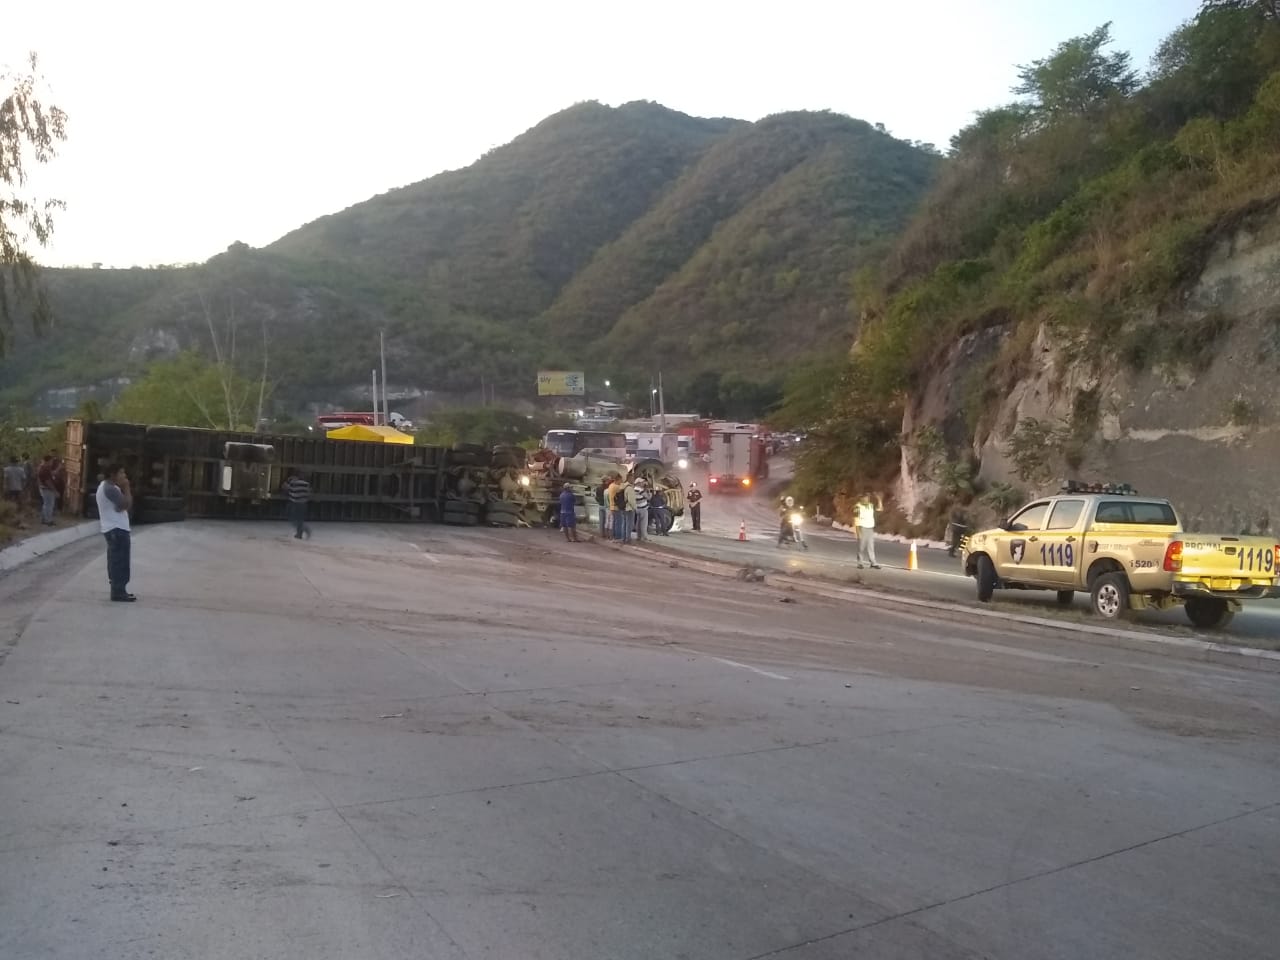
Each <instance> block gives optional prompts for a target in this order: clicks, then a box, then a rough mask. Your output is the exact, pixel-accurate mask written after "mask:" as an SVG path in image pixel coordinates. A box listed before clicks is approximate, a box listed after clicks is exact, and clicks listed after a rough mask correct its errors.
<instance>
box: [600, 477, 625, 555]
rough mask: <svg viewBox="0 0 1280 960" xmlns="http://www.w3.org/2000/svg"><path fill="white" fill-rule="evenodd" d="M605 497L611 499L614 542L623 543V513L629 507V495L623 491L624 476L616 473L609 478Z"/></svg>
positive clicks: (611, 525) (610, 518)
mask: <svg viewBox="0 0 1280 960" xmlns="http://www.w3.org/2000/svg"><path fill="white" fill-rule="evenodd" d="M605 499H606V500H608V501H609V530H610V532H611V533H612V535H613V536H612V540H613V542H614V543H622V515H623V514H624V513H625V512H626V509H627V495H626V494H625V493H624V492H623V491H622V478H621V477H619V476H617V475H616V474H615V475H614V476H613V477H611V478H610V479H609V489H608V490H606V491H605Z"/></svg>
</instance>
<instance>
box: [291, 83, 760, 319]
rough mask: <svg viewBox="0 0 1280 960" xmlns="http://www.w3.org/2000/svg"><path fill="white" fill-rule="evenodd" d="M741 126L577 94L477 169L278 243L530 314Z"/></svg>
mask: <svg viewBox="0 0 1280 960" xmlns="http://www.w3.org/2000/svg"><path fill="white" fill-rule="evenodd" d="M736 126H740V124H739V123H738V122H736V121H731V120H702V119H697V118H694V117H689V116H686V115H684V114H682V113H677V112H675V111H673V110H668V109H666V108H665V107H661V106H659V105H657V104H653V103H639V102H638V103H629V104H626V105H624V106H621V107H618V108H616V109H611V108H609V107H605V106H602V105H600V104H598V103H582V104H578V105H577V106H574V107H570V108H569V109H568V110H565V111H562V112H561V113H557V114H555V115H554V116H551V117H548V118H547V119H546V120H544V121H543V122H542V123H540V124H538V125H537V126H536V127H534V128H533V129H532V130H530V131H528V132H527V133H525V134H523V135H521V136H520V137H518V138H517V139H516V140H514V141H512V142H511V143H509V144H507V145H506V146H504V147H500V148H498V149H496V150H493V151H491V152H490V153H488V154H486V155H485V156H484V157H482V158H481V159H480V160H478V161H477V162H476V163H474V164H472V165H471V166H469V167H467V168H466V169H465V170H457V171H451V172H449V173H443V174H440V175H439V176H436V177H432V178H431V179H430V180H424V181H422V182H421V183H416V184H413V185H411V186H408V187H403V188H400V189H398V190H391V191H389V192H387V193H384V194H382V195H381V196H378V197H374V198H373V199H371V200H368V201H366V202H364V203H361V204H357V205H356V206H354V207H350V208H348V209H346V210H344V211H342V212H340V213H335V214H331V215H330V216H327V217H322V218H321V219H319V220H317V221H315V222H314V223H310V224H307V225H306V226H304V227H300V228H299V229H297V230H295V231H294V232H292V233H290V234H288V235H286V236H285V237H282V238H281V239H280V240H278V241H277V242H276V243H274V244H272V245H271V246H270V247H269V248H268V249H270V250H272V251H274V252H278V253H281V254H284V255H285V256H288V257H291V258H294V259H299V260H306V261H316V260H332V261H338V262H344V263H355V264H359V265H361V266H365V267H368V268H370V269H372V270H374V271H376V272H378V273H382V274H386V275H389V276H393V277H396V278H398V279H404V280H407V281H409V282H411V283H412V284H413V285H414V286H415V287H417V288H418V289H419V290H421V291H422V292H423V293H425V294H426V295H427V296H428V297H431V298H433V299H440V300H442V301H443V302H444V303H446V304H447V305H448V306H450V307H451V308H453V309H456V310H461V311H464V312H469V313H477V314H480V315H483V316H487V317H490V318H493V319H496V320H499V321H507V320H515V319H517V318H520V319H527V318H528V317H530V316H532V315H533V314H535V313H538V312H539V311H541V310H543V309H544V308H545V307H546V306H548V305H549V304H550V303H551V302H552V300H553V299H554V297H555V296H556V294H557V293H558V292H559V290H560V288H561V287H563V286H564V285H565V284H566V283H567V282H568V281H569V280H570V279H571V278H572V277H573V276H574V274H575V273H577V272H578V271H579V270H580V269H581V268H582V267H583V266H585V265H586V264H587V262H588V261H590V259H591V257H592V256H593V255H594V253H595V251H596V250H597V248H599V247H600V246H601V245H603V244H605V243H608V242H609V241H611V240H613V239H615V238H616V237H617V236H619V235H620V234H621V233H622V232H623V230H625V229H626V228H627V226H629V225H630V224H631V223H632V222H633V221H634V220H635V219H636V218H637V217H639V216H640V215H641V214H643V213H644V212H645V211H646V210H647V209H649V207H650V206H651V205H652V204H653V203H654V202H655V200H656V199H657V198H658V197H659V196H660V195H661V194H662V192H663V191H664V190H665V189H666V188H667V187H668V185H669V184H670V183H671V182H672V181H673V180H674V179H675V178H676V177H678V176H679V175H680V173H681V172H682V171H684V170H685V169H686V168H687V167H688V166H689V164H691V163H692V162H694V161H695V160H696V159H697V157H698V156H699V155H700V154H701V153H702V152H703V151H704V150H706V149H707V147H708V146H709V145H710V144H711V143H713V142H714V141H715V140H716V139H717V138H719V137H721V136H723V135H724V134H725V133H726V132H727V131H729V130H731V129H733V128H734V127H736Z"/></svg>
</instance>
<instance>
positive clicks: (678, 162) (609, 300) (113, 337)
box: [0, 103, 940, 406]
mask: <svg viewBox="0 0 1280 960" xmlns="http://www.w3.org/2000/svg"><path fill="white" fill-rule="evenodd" d="M939 163H940V161H939V159H938V158H937V157H935V156H932V155H930V154H928V153H925V152H923V151H921V150H917V149H916V148H914V147H912V146H910V145H908V144H905V143H902V142H900V141H897V140H894V139H893V138H892V137H889V136H888V135H886V134H884V133H883V132H880V131H877V130H875V129H873V128H871V127H869V126H868V125H867V124H865V123H862V122H860V121H856V120H851V119H849V118H847V117H842V116H838V115H834V114H830V113H791V114H784V115H780V116H776V117H770V118H767V119H765V120H762V121H760V122H758V123H755V124H751V123H745V122H742V121H737V120H725V119H713V120H707V119H699V118H694V117H689V116H686V115H684V114H681V113H677V112H675V111H672V110H668V109H666V108H664V107H662V106H659V105H657V104H652V103H631V104H626V105H624V106H621V107H617V108H610V107H606V106H602V105H600V104H597V103H583V104H578V105H577V106H574V107H571V108H570V109H568V110H565V111H562V112H561V113H558V114H556V115H554V116H552V117H549V118H548V119H547V120H545V121H543V122H542V123H540V124H538V125H537V126H536V127H534V128H532V129H531V130H529V131H528V132H526V133H525V134H522V135H521V136H520V137H517V138H516V139H515V140H513V141H512V142H511V143H509V144H507V145H506V146H503V147H500V148H497V149H495V150H492V151H490V152H489V153H488V154H486V155H485V156H484V157H482V158H481V159H480V160H478V161H477V162H476V163H474V164H472V165H471V166H469V167H467V168H466V169H464V170H457V171H452V172H448V173H443V174H440V175H438V176H435V177H432V178H430V179H428V180H424V181H422V182H421V183H417V184H413V185H411V186H407V187H403V188H399V189H395V190H391V191H389V192H388V193H385V194H382V195H380V196H377V197H374V198H372V199H370V200H368V201H366V202H364V203H360V204H357V205H355V206H353V207H351V208H348V209H347V210H343V211H340V212H338V213H334V214H331V215H328V216H325V217H322V218H320V219H319V220H316V221H314V222H312V223H310V224H307V225H305V226H303V227H300V228H298V229H297V230H295V231H293V232H292V233H289V234H288V235H286V236H284V237H282V238H281V239H280V240H279V241H277V242H276V243H274V244H271V245H270V246H268V247H266V248H263V249H261V250H252V249H250V248H248V247H246V246H245V245H244V244H233V245H232V247H231V248H230V249H229V250H228V251H227V252H226V253H224V254H220V255H219V256H217V257H214V258H213V259H212V260H210V261H209V262H208V263H206V264H201V265H196V266H190V267H185V268H173V269H133V270H49V271H46V272H45V278H46V282H47V285H48V288H49V294H50V299H51V301H52V306H53V308H54V311H55V314H56V316H57V323H56V325H55V327H54V328H53V329H52V330H51V331H50V332H49V333H48V334H47V335H46V336H43V337H39V338H35V337H32V336H31V335H30V333H29V331H23V330H21V329H19V330H17V331H15V332H16V333H17V334H18V335H17V337H16V339H15V342H14V345H13V346H14V349H13V350H11V351H10V353H9V355H8V356H7V357H4V358H0V404H3V405H7V406H25V405H28V404H31V403H33V402H36V401H38V400H40V399H41V392H42V391H44V390H48V389H50V388H55V387H74V386H86V385H89V384H93V383H97V382H100V381H105V380H109V379H112V378H116V377H121V376H124V377H133V376H137V375H138V374H139V373H140V372H141V371H142V370H143V369H145V366H146V364H147V362H148V361H149V360H150V359H153V358H155V357H159V356H165V355H170V354H172V353H174V352H175V351H177V350H185V349H196V350H198V351H203V352H206V353H208V352H210V350H211V336H210V334H209V329H208V327H209V319H210V317H211V316H212V317H213V318H214V319H215V320H216V321H217V324H218V325H219V326H218V329H220V330H221V329H224V328H227V326H228V325H231V326H234V327H235V329H236V331H237V338H238V339H237V343H238V344H239V353H238V358H239V361H240V362H242V363H243V364H244V365H245V367H246V371H251V370H254V369H257V368H258V367H259V366H260V358H261V354H262V350H263V346H262V345H263V343H264V342H265V343H266V350H267V352H268V354H269V364H270V368H271V378H272V380H273V381H274V382H275V383H276V385H277V389H276V394H277V397H279V398H280V399H281V401H282V402H283V403H284V404H286V405H290V404H299V403H302V402H305V401H312V400H315V401H324V400H326V399H327V398H328V397H330V396H332V395H333V394H334V393H335V392H337V391H338V390H340V389H341V388H343V387H349V386H359V385H362V384H364V383H366V382H367V380H368V376H369V369H370V366H371V365H372V364H371V361H372V357H373V352H374V344H375V343H376V338H377V332H378V331H379V330H385V331H386V336H387V349H388V363H389V365H390V366H391V367H392V369H394V370H395V371H396V372H397V373H396V379H398V380H403V381H405V383H406V385H408V386H418V387H421V388H424V389H432V390H443V391H462V390H468V389H472V388H474V387H476V386H478V384H479V382H480V381H481V380H482V379H483V380H484V382H485V383H487V384H491V385H496V386H497V389H498V390H499V392H500V393H505V394H506V395H507V396H509V397H511V398H518V397H527V396H528V394H529V392H530V385H531V384H532V382H533V373H534V371H535V370H536V369H538V367H539V366H542V365H547V364H551V365H561V364H564V365H569V366H571V367H577V366H584V367H589V368H594V369H600V368H602V367H606V366H607V368H608V369H609V370H610V371H611V373H612V375H613V376H614V378H615V379H616V380H617V382H618V383H626V382H629V381H630V382H635V383H639V382H641V381H644V382H647V380H648V378H649V376H650V374H651V372H652V371H653V370H654V369H655V368H656V367H657V366H658V365H661V366H662V367H663V369H664V371H667V372H668V373H669V374H670V377H669V381H668V382H669V385H670V386H671V388H672V391H673V394H672V395H673V398H675V397H678V396H679V392H680V390H681V387H682V385H687V384H688V383H689V382H691V380H692V378H693V377H694V375H695V374H698V373H704V374H706V373H710V374H711V375H713V379H714V375H716V374H721V373H731V374H736V375H746V376H747V377H749V378H750V377H758V376H760V375H764V374H767V375H768V376H769V377H770V378H773V379H777V377H778V375H779V369H778V361H779V360H780V359H781V360H785V359H786V358H788V357H792V356H796V355H798V354H800V353H802V352H805V351H809V350H812V349H814V348H818V347H823V346H829V345H833V344H836V343H839V342H840V341H841V340H842V339H845V338H847V336H848V334H849V332H850V330H851V327H850V313H849V301H850V298H851V283H850V277H851V276H852V274H853V272H854V271H855V270H856V269H857V268H858V267H859V266H860V265H861V264H863V263H864V262H865V261H866V260H867V259H868V258H869V257H870V256H871V255H872V253H873V252H874V251H876V250H878V249H880V248H881V247H882V245H883V244H884V242H885V238H886V237H888V236H891V235H892V234H894V233H895V232H896V231H897V230H898V229H900V228H901V226H902V225H903V224H904V223H905V222H906V220H907V218H908V216H909V213H910V210H911V209H912V208H913V206H914V203H915V202H916V200H917V199H918V198H919V197H920V196H921V195H922V194H923V192H924V190H925V189H926V188H927V185H928V183H929V181H930V179H931V177H932V176H933V173H934V170H935V168H936V167H937V166H938V165H939ZM255 376H256V374H255ZM706 382H707V381H706V379H705V377H704V379H703V383H704V385H705V383H706Z"/></svg>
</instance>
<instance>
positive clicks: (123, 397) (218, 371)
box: [111, 352, 259, 430]
mask: <svg viewBox="0 0 1280 960" xmlns="http://www.w3.org/2000/svg"><path fill="white" fill-rule="evenodd" d="M258 390H259V385H258V384H256V383H251V382H250V381H248V380H245V379H244V378H243V377H240V376H237V375H236V374H235V373H234V372H232V371H227V370H226V369H225V368H222V367H220V366H219V365H218V364H216V363H210V362H209V361H208V360H205V359H204V358H203V357H201V356H200V355H199V354H196V353H191V352H188V353H182V354H179V355H178V356H177V357H174V358H173V359H172V360H162V361H160V362H158V363H153V364H151V366H150V368H149V369H148V370H147V375H146V376H145V377H143V378H142V379H141V380H138V381H136V382H134V383H131V384H130V385H129V386H127V387H126V388H125V389H124V392H122V393H121V394H120V396H119V398H118V399H117V400H116V402H115V404H114V405H113V406H112V408H111V416H112V418H113V419H116V420H124V421H128V422H131V423H163V424H166V425H169V426H175V427H208V428H210V429H214V430H252V429H253V428H254V425H253V424H250V423H248V422H247V419H248V418H247V417H246V416H245V414H246V413H247V412H248V411H249V410H250V409H251V406H250V405H251V404H252V403H253V402H254V401H255V400H256V399H257V395H258Z"/></svg>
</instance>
